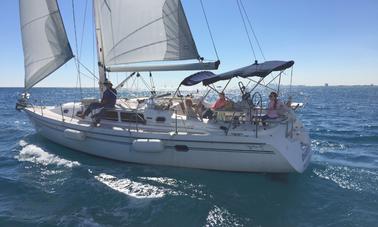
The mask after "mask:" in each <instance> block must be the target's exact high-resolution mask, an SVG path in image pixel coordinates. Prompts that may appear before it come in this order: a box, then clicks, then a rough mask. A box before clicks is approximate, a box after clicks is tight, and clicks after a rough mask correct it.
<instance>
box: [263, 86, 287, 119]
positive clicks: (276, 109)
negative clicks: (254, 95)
mask: <svg viewBox="0 0 378 227" xmlns="http://www.w3.org/2000/svg"><path fill="white" fill-rule="evenodd" d="M285 112H287V106H286V105H284V104H283V103H282V102H281V101H280V100H279V99H278V94H277V93H276V92H271V93H270V95H269V104H268V112H267V113H266V115H264V116H262V117H261V119H262V120H263V121H265V120H268V119H276V118H278V117H279V116H280V115H282V113H285Z"/></svg>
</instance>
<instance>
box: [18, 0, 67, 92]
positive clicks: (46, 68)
mask: <svg viewBox="0 0 378 227" xmlns="http://www.w3.org/2000/svg"><path fill="white" fill-rule="evenodd" d="M20 23H21V33H22V45H23V49H24V63H25V88H26V89H29V88H31V87H33V86H34V85H35V84H36V83H38V82H39V81H41V80H42V79H44V78H45V77H47V76H48V75H50V74H51V73H52V72H54V71H55V70H56V69H58V68H59V67H60V66H62V65H63V64H64V63H66V62H67V61H68V60H70V59H71V58H72V57H73V54H72V50H71V47H70V44H69V42H68V39H67V35H66V31H65V29H64V25H63V22H62V18H61V15H60V12H59V8H58V5H57V2H56V0H20Z"/></svg>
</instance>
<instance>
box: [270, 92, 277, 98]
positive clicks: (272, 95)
mask: <svg viewBox="0 0 378 227" xmlns="http://www.w3.org/2000/svg"><path fill="white" fill-rule="evenodd" d="M277 97H278V95H277V93H276V92H274V91H272V92H271V93H270V95H269V99H270V100H276V99H277Z"/></svg>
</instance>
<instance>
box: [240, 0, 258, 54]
mask: <svg viewBox="0 0 378 227" xmlns="http://www.w3.org/2000/svg"><path fill="white" fill-rule="evenodd" d="M236 3H237V5H238V9H239V13H240V16H241V18H242V21H243V25H244V29H245V32H246V34H247V37H248V41H249V45H250V47H251V50H252V53H253V56H254V57H255V61H257V58H256V53H255V49H254V48H253V45H252V41H251V37H250V36H249V32H248V28H247V24H246V23H245V19H244V16H243V12H242V10H241V7H240V3H239V0H236Z"/></svg>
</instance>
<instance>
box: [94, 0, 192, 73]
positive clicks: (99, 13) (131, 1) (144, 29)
mask: <svg viewBox="0 0 378 227" xmlns="http://www.w3.org/2000/svg"><path fill="white" fill-rule="evenodd" d="M94 2H95V7H96V11H95V12H96V17H97V19H98V20H99V22H100V29H101V36H102V47H103V51H104V61H105V62H104V63H105V65H107V66H110V65H119V64H129V63H139V62H147V61H172V60H187V59H199V54H198V52H197V48H196V45H195V43H194V40H193V37H192V34H191V32H190V28H189V25H188V22H187V19H186V16H185V14H184V11H183V7H182V5H181V2H180V1H179V0H153V1H151V0H138V1H136V0H95V1H94Z"/></svg>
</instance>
